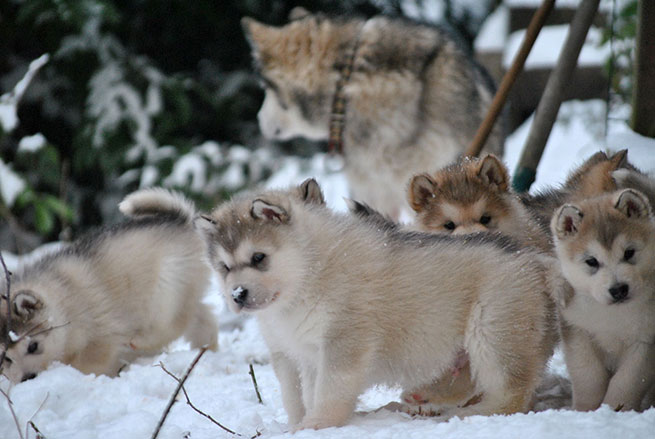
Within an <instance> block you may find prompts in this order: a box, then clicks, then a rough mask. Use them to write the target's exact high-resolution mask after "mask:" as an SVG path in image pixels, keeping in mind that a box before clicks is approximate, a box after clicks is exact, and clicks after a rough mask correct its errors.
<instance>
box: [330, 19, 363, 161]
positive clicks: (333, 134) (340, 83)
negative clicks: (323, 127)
mask: <svg viewBox="0 0 655 439" xmlns="http://www.w3.org/2000/svg"><path fill="white" fill-rule="evenodd" d="M365 24H366V21H365V22H364V23H362V24H361V25H360V26H359V29H358V30H357V36H356V37H355V41H353V44H352V45H351V46H350V47H349V49H348V52H347V54H346V56H345V62H344V63H343V66H341V67H340V68H339V79H338V80H337V84H336V87H335V90H334V97H333V99H332V110H331V112H330V135H329V138H328V153H329V154H330V155H333V154H343V131H344V129H345V127H346V104H347V99H346V95H345V91H344V88H345V86H346V84H348V81H349V80H350V75H351V74H352V72H353V69H354V64H355V57H356V56H357V49H358V48H359V40H360V39H361V36H362V30H363V29H364V25H365Z"/></svg>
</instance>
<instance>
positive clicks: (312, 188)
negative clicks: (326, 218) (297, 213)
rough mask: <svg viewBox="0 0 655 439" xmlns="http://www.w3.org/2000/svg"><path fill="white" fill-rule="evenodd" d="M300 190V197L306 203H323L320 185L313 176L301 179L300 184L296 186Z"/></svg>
mask: <svg viewBox="0 0 655 439" xmlns="http://www.w3.org/2000/svg"><path fill="white" fill-rule="evenodd" d="M298 190H299V192H300V199H301V200H303V201H304V202H305V203H308V204H317V205H319V206H320V205H323V204H325V198H323V192H322V191H321V187H320V186H319V185H318V183H317V182H316V180H314V179H313V178H308V179H307V180H305V181H303V182H302V183H301V184H300V186H298Z"/></svg>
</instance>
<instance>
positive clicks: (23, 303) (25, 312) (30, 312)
mask: <svg viewBox="0 0 655 439" xmlns="http://www.w3.org/2000/svg"><path fill="white" fill-rule="evenodd" d="M12 302H13V304H14V313H15V314H16V315H17V316H20V317H21V318H22V319H24V320H29V319H31V318H32V317H34V314H36V312H37V311H38V310H40V309H41V308H43V302H42V301H41V299H39V298H38V297H37V296H36V295H35V294H34V292H33V291H30V290H21V291H18V292H17V293H16V295H15V296H14V297H13V298H12Z"/></svg>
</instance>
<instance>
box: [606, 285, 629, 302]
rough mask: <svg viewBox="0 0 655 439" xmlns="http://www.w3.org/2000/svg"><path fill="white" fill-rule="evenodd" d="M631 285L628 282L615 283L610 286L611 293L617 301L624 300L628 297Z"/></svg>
mask: <svg viewBox="0 0 655 439" xmlns="http://www.w3.org/2000/svg"><path fill="white" fill-rule="evenodd" d="M629 290H630V287H629V286H628V284H626V283H620V284H614V285H612V286H611V287H610V295H611V296H612V299H614V302H615V303H618V302H622V301H623V300H625V298H626V297H628V292H629Z"/></svg>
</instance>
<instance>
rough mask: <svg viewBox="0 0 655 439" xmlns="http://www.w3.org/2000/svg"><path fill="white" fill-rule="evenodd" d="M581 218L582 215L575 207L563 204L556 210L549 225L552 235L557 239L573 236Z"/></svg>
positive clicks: (576, 231)
mask: <svg viewBox="0 0 655 439" xmlns="http://www.w3.org/2000/svg"><path fill="white" fill-rule="evenodd" d="M583 217H584V214H583V213H582V211H581V210H580V209H578V208H577V207H576V206H573V205H571V204H565V205H564V206H562V207H560V208H559V209H557V211H556V212H555V215H554V216H553V222H552V224H551V229H552V232H553V235H555V236H557V237H558V238H565V237H568V236H573V235H575V234H576V233H578V230H579V228H580V223H581V222H582V218H583Z"/></svg>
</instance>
